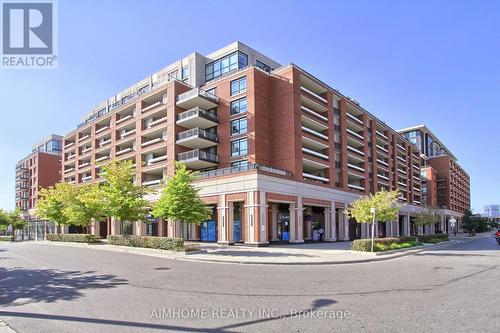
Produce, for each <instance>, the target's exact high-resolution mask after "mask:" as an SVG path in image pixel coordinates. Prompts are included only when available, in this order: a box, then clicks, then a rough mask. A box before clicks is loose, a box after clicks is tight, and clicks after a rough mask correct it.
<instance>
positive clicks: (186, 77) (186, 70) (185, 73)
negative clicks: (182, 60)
mask: <svg viewBox="0 0 500 333" xmlns="http://www.w3.org/2000/svg"><path fill="white" fill-rule="evenodd" d="M181 75H182V82H184V83H186V82H187V81H188V80H189V66H184V67H182V73H181Z"/></svg>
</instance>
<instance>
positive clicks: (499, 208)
mask: <svg viewBox="0 0 500 333" xmlns="http://www.w3.org/2000/svg"><path fill="white" fill-rule="evenodd" d="M481 215H482V216H483V217H486V218H489V219H492V220H497V221H500V205H486V206H484V213H483V214H481Z"/></svg>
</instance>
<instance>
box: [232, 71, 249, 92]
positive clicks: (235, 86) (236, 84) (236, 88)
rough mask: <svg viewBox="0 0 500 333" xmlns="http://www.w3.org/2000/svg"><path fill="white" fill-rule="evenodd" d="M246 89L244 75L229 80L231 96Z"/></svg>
mask: <svg viewBox="0 0 500 333" xmlns="http://www.w3.org/2000/svg"><path fill="white" fill-rule="evenodd" d="M245 91H247V78H246V76H244V77H240V78H239V79H236V80H233V81H231V96H234V95H238V94H241V93H244V92H245Z"/></svg>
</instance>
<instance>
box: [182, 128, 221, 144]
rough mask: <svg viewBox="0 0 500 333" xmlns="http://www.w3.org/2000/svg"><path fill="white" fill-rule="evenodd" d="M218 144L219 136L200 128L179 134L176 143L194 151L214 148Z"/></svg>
mask: <svg viewBox="0 0 500 333" xmlns="http://www.w3.org/2000/svg"><path fill="white" fill-rule="evenodd" d="M218 142H219V137H218V136H217V134H215V133H212V132H209V131H206V130H204V129H202V128H198V127H197V128H193V129H190V130H187V131H184V132H181V133H179V134H177V141H176V143H177V144H178V145H180V146H183V147H187V148H192V149H196V148H198V149H201V148H208V147H213V146H216V145H217V144H218Z"/></svg>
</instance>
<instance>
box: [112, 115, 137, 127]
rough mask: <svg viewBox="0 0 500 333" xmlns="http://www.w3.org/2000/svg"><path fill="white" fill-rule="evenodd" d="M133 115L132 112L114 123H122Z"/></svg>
mask: <svg viewBox="0 0 500 333" xmlns="http://www.w3.org/2000/svg"><path fill="white" fill-rule="evenodd" d="M133 117H134V114H133V113H131V114H128V115H126V116H123V117H121V118H120V119H118V120H117V121H116V125H119V124H123V123H124V122H125V121H127V120H129V119H132V118H133Z"/></svg>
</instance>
